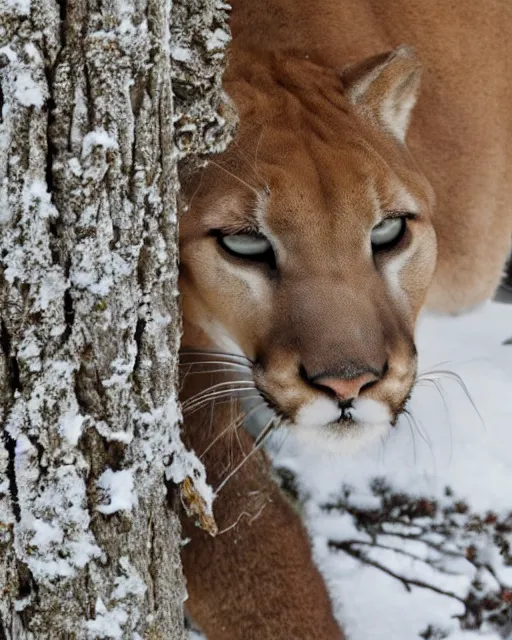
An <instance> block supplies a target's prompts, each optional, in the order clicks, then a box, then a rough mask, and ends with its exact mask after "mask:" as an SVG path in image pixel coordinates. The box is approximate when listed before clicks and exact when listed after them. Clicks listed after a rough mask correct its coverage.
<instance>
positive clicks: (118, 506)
mask: <svg viewBox="0 0 512 640" xmlns="http://www.w3.org/2000/svg"><path fill="white" fill-rule="evenodd" d="M97 485H98V488H99V489H101V490H102V491H104V492H105V495H106V497H107V498H108V499H110V503H109V504H102V505H99V506H98V507H96V509H97V510H98V511H99V512H100V513H104V514H105V515H110V514H112V513H115V512H116V511H131V510H132V508H133V507H136V506H137V496H136V494H135V492H134V481H133V470H131V469H122V470H121V471H113V470H112V469H106V470H105V471H104V472H103V473H102V474H101V476H100V477H99V478H98V482H97Z"/></svg>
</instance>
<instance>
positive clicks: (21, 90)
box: [14, 71, 45, 108]
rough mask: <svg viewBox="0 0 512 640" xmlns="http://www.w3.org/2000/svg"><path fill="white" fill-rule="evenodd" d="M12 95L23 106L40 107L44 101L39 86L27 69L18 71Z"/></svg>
mask: <svg viewBox="0 0 512 640" xmlns="http://www.w3.org/2000/svg"><path fill="white" fill-rule="evenodd" d="M14 96H15V98H16V100H18V102H20V103H21V104H22V105H23V106H24V107H38V108H41V107H42V106H43V104H44V101H45V97H44V94H43V91H42V90H41V87H40V86H39V85H38V84H37V82H35V81H34V79H33V78H32V76H31V75H30V73H29V72H28V71H21V72H20V73H18V77H17V78H16V91H15V94H14Z"/></svg>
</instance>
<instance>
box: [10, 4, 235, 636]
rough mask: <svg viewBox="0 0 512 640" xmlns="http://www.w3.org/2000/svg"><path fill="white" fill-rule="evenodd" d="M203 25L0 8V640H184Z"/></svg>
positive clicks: (219, 30)
mask: <svg viewBox="0 0 512 640" xmlns="http://www.w3.org/2000/svg"><path fill="white" fill-rule="evenodd" d="M219 7H220V5H219ZM219 7H216V6H215V5H214V2H213V0H203V1H201V0H189V1H188V2H186V1H185V0H182V2H181V3H180V2H175V3H174V6H173V7H172V11H171V2H170V0H123V2H119V3H118V2H115V1H114V0H103V1H102V0H61V1H60V2H59V3H58V2H56V0H32V4H31V2H30V0H0V106H1V107H2V111H1V114H2V119H1V120H0V225H1V236H0V245H1V249H0V251H1V254H0V261H1V262H0V314H1V347H2V349H1V351H0V412H1V419H2V436H3V437H2V440H1V442H0V474H1V476H0V590H1V592H2V598H1V599H0V638H5V639H7V638H8V639H11V638H13V639H14V638H15V639H16V640H22V639H25V638H38V639H42V638H51V639H52V640H54V639H56V638H73V639H78V638H130V639H133V640H135V639H136V638H140V637H143V638H148V639H157V638H161V639H165V640H172V639H174V638H183V636H184V630H183V611H182V604H183V600H184V597H185V590H184V583H183V578H182V573H181V565H180V560H179V540H180V531H179V525H178V520H177V517H176V515H175V513H173V512H172V510H170V509H169V508H167V506H166V497H165V486H164V482H163V476H164V471H165V464H166V463H167V464H169V462H170V454H171V453H172V452H174V453H179V452H180V451H181V446H182V445H181V442H180V439H179V418H180V414H179V409H178V406H177V400H176V390H175V384H176V372H177V349H178V343H179V332H180V320H179V309H178V300H177V209H176V200H177V194H178V180H177V162H178V160H179V159H181V158H182V157H183V156H184V155H186V154H198V153H205V152H208V151H210V150H217V149H221V148H222V147H223V146H224V145H225V144H226V143H227V140H228V138H229V133H230V129H231V124H232V123H228V125H229V126H226V123H225V122H224V120H223V118H222V117H221V116H220V115H219V112H220V111H221V106H222V95H221V92H220V72H221V66H222V62H223V48H224V46H225V43H226V40H227V34H226V31H225V15H224V14H223V13H222V10H221V9H220V8H219ZM173 60H174V63H173ZM173 90H174V91H175V94H176V96H177V97H176V104H175V105H173ZM173 109H174V111H173ZM174 141H175V142H174Z"/></svg>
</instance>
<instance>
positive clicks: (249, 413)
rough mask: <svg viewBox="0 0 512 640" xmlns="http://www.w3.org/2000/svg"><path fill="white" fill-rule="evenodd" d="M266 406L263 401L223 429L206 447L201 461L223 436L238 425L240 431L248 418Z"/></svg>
mask: <svg viewBox="0 0 512 640" xmlns="http://www.w3.org/2000/svg"><path fill="white" fill-rule="evenodd" d="M264 405H265V402H264V401H263V400H262V401H261V402H260V404H258V405H256V406H255V407H253V408H252V409H251V410H250V411H248V412H247V413H241V414H240V415H239V416H238V417H237V418H236V419H235V420H234V421H233V422H231V423H230V424H229V425H228V426H227V427H226V428H225V429H223V430H222V431H221V432H220V433H219V434H218V435H216V436H215V438H214V439H213V440H212V441H211V442H210V444H209V445H208V446H207V447H206V449H205V450H204V451H203V453H201V455H200V456H199V459H201V458H202V457H203V456H204V455H205V454H206V453H208V451H209V450H210V449H211V447H213V445H214V444H215V443H216V442H218V441H219V440H220V438H222V436H223V435H225V434H226V433H227V432H228V431H229V430H230V429H231V428H232V427H233V425H236V429H238V427H239V426H241V425H242V424H243V422H244V420H245V419H246V418H248V417H249V416H250V415H252V414H253V413H255V412H256V411H257V410H259V409H261V408H262V407H263V406H264ZM238 422H240V424H237V423H238Z"/></svg>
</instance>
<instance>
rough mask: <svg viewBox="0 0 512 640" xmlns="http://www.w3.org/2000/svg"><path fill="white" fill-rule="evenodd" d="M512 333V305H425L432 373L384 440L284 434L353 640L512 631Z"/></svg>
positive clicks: (427, 367)
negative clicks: (327, 444) (327, 446)
mask: <svg viewBox="0 0 512 640" xmlns="http://www.w3.org/2000/svg"><path fill="white" fill-rule="evenodd" d="M510 338H512V305H503V304H497V303H494V304H489V305H486V306H485V307H483V308H481V309H479V310H477V311H475V312H474V313H472V314H470V315H465V316H460V317H456V318H453V317H450V318H440V317H424V318H423V319H422V321H421V322H420V326H419V330H418V335H417V344H418V347H419V353H420V363H419V370H420V372H421V373H424V374H425V375H428V376H429V377H430V378H431V380H430V381H429V382H426V381H425V382H422V383H420V384H418V385H417V388H416V389H415V391H414V393H413V396H412V398H411V402H410V405H409V410H410V412H411V414H412V419H410V420H408V419H407V418H406V417H404V418H403V419H401V420H400V422H399V424H398V426H397V428H396V429H395V430H394V431H393V433H392V434H391V436H390V437H389V438H388V439H387V440H386V441H385V442H377V443H375V445H374V446H371V447H369V448H366V449H364V450H363V451H360V452H358V453H357V454H353V453H352V454H351V455H347V456H346V457H340V456H339V455H337V456H336V457H334V456H330V457H329V456H326V455H325V454H318V453H316V454H315V453H313V452H312V451H311V448H310V447H308V448H307V449H305V448H304V446H303V445H300V444H299V443H297V442H296V441H294V440H293V438H292V437H290V436H287V437H286V438H285V439H281V440H279V436H277V439H276V440H275V441H274V443H273V447H274V449H275V451H276V454H275V463H276V466H277V467H280V468H283V469H288V470H290V471H291V472H292V476H293V483H294V484H296V485H297V486H298V493H299V494H300V498H301V500H302V501H303V503H304V510H305V514H306V519H307V522H308V526H309V529H310V532H311V535H312V540H313V545H314V550H315V555H316V558H317V562H318V564H319V566H320V568H321V570H322V572H323V574H324V576H325V578H326V581H327V584H328V587H329V590H330V593H331V596H332V599H333V602H334V605H335V609H336V613H337V615H338V616H339V618H340V620H342V621H343V626H344V629H345V631H346V633H347V636H348V638H349V639H350V640H390V639H392V640H413V639H414V638H424V639H425V640H428V639H430V640H441V639H443V638H449V640H471V639H476V638H478V639H480V640H482V639H484V640H500V639H503V638H506V639H507V640H512V557H511V556H512V344H510V345H505V344H504V343H505V342H506V341H507V340H509V339H510ZM435 372H439V373H435ZM441 372H443V373H441ZM446 372H455V373H456V374H458V376H460V379H461V380H462V381H463V384H462V385H461V384H460V383H459V382H457V381H456V379H455V378H454V377H453V376H451V375H450V374H449V373H446ZM468 396H469V397H468ZM375 478H379V479H380V480H379V481H378V482H377V483H376V482H375ZM507 561H508V563H509V564H508V565H507ZM194 637H199V636H195V635H194ZM290 640H294V639H290Z"/></svg>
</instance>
